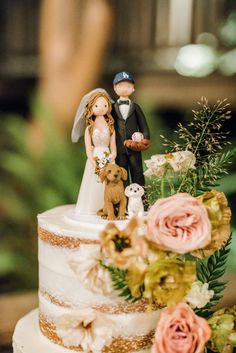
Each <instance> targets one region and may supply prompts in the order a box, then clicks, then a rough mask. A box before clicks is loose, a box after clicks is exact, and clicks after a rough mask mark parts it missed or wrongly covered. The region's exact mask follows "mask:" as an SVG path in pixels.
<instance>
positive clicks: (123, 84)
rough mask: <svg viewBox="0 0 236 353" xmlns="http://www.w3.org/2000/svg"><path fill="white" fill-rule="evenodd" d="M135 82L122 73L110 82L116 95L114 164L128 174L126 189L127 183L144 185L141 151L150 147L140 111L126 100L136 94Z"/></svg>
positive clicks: (132, 78) (127, 74)
mask: <svg viewBox="0 0 236 353" xmlns="http://www.w3.org/2000/svg"><path fill="white" fill-rule="evenodd" d="M134 83H135V82H134V77H133V75H132V74H131V73H129V72H125V71H123V72H119V73H118V74H116V75H115V77H114V80H113V85H114V91H115V92H116V94H117V95H118V96H119V98H118V100H117V101H116V102H115V103H114V104H113V108H112V116H113V118H114V120H115V132H116V146H117V157H116V163H117V164H118V165H119V166H121V167H123V168H125V169H126V170H127V172H128V175H129V178H128V181H127V182H126V186H127V185H128V184H129V180H131V182H132V183H137V184H139V185H141V186H144V183H145V181H144V175H143V166H142V156H141V151H144V150H146V149H147V148H148V147H149V146H150V132H149V128H148V125H147V122H146V119H145V116H144V114H143V112H142V110H141V108H140V107H139V105H138V104H136V103H134V102H133V101H132V100H130V98H129V97H130V96H131V94H132V93H133V92H134V91H135V85H134ZM135 133H136V134H135ZM137 133H138V134H137ZM135 136H136V137H137V136H138V138H135Z"/></svg>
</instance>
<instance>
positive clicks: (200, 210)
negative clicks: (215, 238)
mask: <svg viewBox="0 0 236 353" xmlns="http://www.w3.org/2000/svg"><path fill="white" fill-rule="evenodd" d="M147 238H148V239H149V240H151V241H153V242H154V243H155V244H156V245H157V246H158V248H160V249H162V250H167V251H173V252H176V253H178V254H185V253H188V252H191V251H193V250H196V249H201V248H204V247H205V246H206V245H208V244H209V243H210V241H211V223H210V220H209V218H208V214H207V209H206V207H205V206H204V205H203V203H202V202H201V201H199V200H197V199H196V198H195V197H193V196H191V195H189V194H185V193H179V194H176V195H173V196H170V197H167V198H165V199H160V200H158V201H156V203H155V204H154V205H153V206H152V207H151V209H150V211H149V213H148V217H147Z"/></svg>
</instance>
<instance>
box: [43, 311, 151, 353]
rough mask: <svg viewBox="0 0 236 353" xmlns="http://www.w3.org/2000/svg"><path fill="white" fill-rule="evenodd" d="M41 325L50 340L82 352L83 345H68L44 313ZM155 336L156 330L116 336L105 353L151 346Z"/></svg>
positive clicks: (119, 352) (127, 352) (130, 350)
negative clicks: (134, 334) (141, 334)
mask: <svg viewBox="0 0 236 353" xmlns="http://www.w3.org/2000/svg"><path fill="white" fill-rule="evenodd" d="M39 327H40V330H41V332H42V334H43V335H44V336H46V337H47V338H48V339H49V340H50V341H52V342H54V343H56V344H58V345H60V346H62V347H64V348H67V349H71V350H74V351H77V352H82V347H81V346H66V345H65V344H64V343H63V340H62V339H61V338H60V337H59V336H58V335H57V332H56V326H55V324H54V323H53V322H52V321H49V320H48V319H47V318H46V317H45V316H44V315H43V314H42V313H40V314H39ZM153 337H154V331H151V332H150V333H149V334H147V335H143V336H129V338H127V337H126V338H125V337H121V336H119V337H117V338H114V339H113V341H112V343H111V344H110V346H109V347H104V348H103V350H102V352H103V353H129V352H135V351H139V350H142V349H146V348H149V347H150V346H151V344H152V338H153Z"/></svg>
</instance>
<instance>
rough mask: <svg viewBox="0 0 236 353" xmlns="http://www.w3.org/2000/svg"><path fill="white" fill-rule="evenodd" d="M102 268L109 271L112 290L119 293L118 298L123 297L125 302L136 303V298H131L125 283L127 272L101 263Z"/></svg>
mask: <svg viewBox="0 0 236 353" xmlns="http://www.w3.org/2000/svg"><path fill="white" fill-rule="evenodd" d="M102 266H103V267H104V268H105V269H107V270H108V271H109V273H110V277H111V280H112V284H113V288H114V289H116V290H117V291H118V292H119V296H121V297H124V298H125V300H127V301H130V302H131V303H134V302H136V301H137V298H135V297H133V296H132V294H131V291H130V289H129V287H128V285H127V283H126V276H127V273H128V270H126V269H120V268H118V267H114V266H111V265H109V266H107V265H105V264H104V263H102Z"/></svg>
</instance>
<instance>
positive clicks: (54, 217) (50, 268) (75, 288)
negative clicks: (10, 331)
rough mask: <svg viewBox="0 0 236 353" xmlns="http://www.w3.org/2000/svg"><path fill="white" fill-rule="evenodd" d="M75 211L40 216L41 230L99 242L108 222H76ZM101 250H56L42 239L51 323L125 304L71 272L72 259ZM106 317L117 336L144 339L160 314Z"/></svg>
mask: <svg viewBox="0 0 236 353" xmlns="http://www.w3.org/2000/svg"><path fill="white" fill-rule="evenodd" d="M74 208H75V207H74V205H69V206H61V207H57V208H54V209H52V210H49V211H46V212H44V213H42V214H41V215H39V216H38V223H39V227H41V228H42V229H44V230H46V231H48V232H51V233H55V234H56V235H58V236H64V237H73V238H75V239H90V240H99V233H100V232H101V231H102V230H103V229H104V227H105V226H106V224H107V223H108V222H107V221H105V220H102V219H101V218H99V217H97V216H80V217H79V218H75V215H74ZM127 222H128V221H117V222H115V223H116V225H117V226H118V227H119V228H120V229H122V228H124V227H125V226H126V225H127ZM99 246H100V245H99V244H92V243H89V244H80V247H79V248H76V249H73V248H66V247H63V246H61V247H60V246H56V245H54V244H53V243H52V244H51V243H49V242H47V241H44V240H41V239H39V253H38V254H39V255H38V256H39V282H40V289H41V290H42V293H43V295H41V294H40V293H39V303H40V312H41V313H42V314H43V315H44V316H45V317H46V318H48V319H49V320H50V321H52V322H55V320H56V319H57V318H58V317H60V316H61V315H63V314H67V313H71V312H73V310H78V309H80V308H84V307H91V306H97V305H103V304H105V305H111V306H112V305H115V304H117V303H121V302H123V303H124V302H125V301H124V299H123V298H121V297H119V296H118V295H117V294H116V293H115V294H112V295H110V296H105V295H101V294H96V293H94V292H92V291H90V290H88V289H86V288H85V287H84V285H83V284H82V283H81V282H80V280H79V279H78V276H77V275H76V273H75V272H74V271H73V270H72V269H71V266H70V261H69V260H70V259H71V257H73V258H77V257H78V258H80V259H82V258H83V257H84V258H86V256H87V258H88V259H91V258H92V254H93V253H94V251H96V250H99ZM85 255H86V256H85ZM45 293H46V294H45ZM47 294H49V295H50V296H51V297H50V296H47ZM45 295H46V296H45ZM52 297H53V298H54V299H56V300H59V301H61V302H63V303H65V304H69V306H70V307H69V308H67V307H62V306H59V305H57V304H55V303H54V304H53V302H52ZM104 315H105V316H107V318H109V319H112V320H113V321H114V325H115V326H116V327H117V331H116V334H117V336H119V335H121V336H123V337H124V336H126V337H128V336H142V335H147V334H149V333H150V332H151V331H152V330H154V329H155V328H156V324H157V320H158V318H159V315H160V310H158V311H153V312H140V313H139V312H134V313H125V314H124V313H123V314H108V313H107V314H104ZM29 337H30V336H29ZM32 351H33V350H32ZM32 351H31V352H30V353H32ZM66 351H68V350H65V349H63V352H66ZM17 353H18V352H17ZM49 353H51V351H50V352H49Z"/></svg>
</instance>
